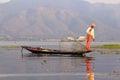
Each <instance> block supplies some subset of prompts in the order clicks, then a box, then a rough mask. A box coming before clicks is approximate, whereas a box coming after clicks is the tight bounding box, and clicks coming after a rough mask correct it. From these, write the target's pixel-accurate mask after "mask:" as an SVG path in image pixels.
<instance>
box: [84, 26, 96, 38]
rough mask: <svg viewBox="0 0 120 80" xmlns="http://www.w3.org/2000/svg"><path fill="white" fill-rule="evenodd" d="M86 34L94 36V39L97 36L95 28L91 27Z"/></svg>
mask: <svg viewBox="0 0 120 80" xmlns="http://www.w3.org/2000/svg"><path fill="white" fill-rule="evenodd" d="M86 33H87V34H90V35H92V37H93V39H95V36H94V28H91V27H89V28H88V29H87V30H86Z"/></svg>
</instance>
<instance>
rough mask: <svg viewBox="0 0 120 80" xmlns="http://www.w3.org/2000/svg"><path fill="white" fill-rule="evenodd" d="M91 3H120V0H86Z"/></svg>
mask: <svg viewBox="0 0 120 80" xmlns="http://www.w3.org/2000/svg"><path fill="white" fill-rule="evenodd" d="M85 1H88V2H90V3H107V4H120V0H85Z"/></svg>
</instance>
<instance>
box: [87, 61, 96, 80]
mask: <svg viewBox="0 0 120 80" xmlns="http://www.w3.org/2000/svg"><path fill="white" fill-rule="evenodd" d="M86 71H87V80H95V79H94V71H93V68H92V66H91V60H90V59H87V60H86Z"/></svg>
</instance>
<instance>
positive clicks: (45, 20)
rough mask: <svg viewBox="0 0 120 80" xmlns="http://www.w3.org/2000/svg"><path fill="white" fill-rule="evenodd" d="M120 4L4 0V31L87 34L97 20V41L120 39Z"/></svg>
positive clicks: (0, 16) (0, 10)
mask: <svg viewBox="0 0 120 80" xmlns="http://www.w3.org/2000/svg"><path fill="white" fill-rule="evenodd" d="M119 9H120V4H102V3H101V4H98V3H96V4H91V3H88V2H86V1H84V0H11V1H10V2H9V3H6V4H0V35H1V36H9V38H14V39H15V38H21V37H25V38H27V37H33V38H43V37H48V38H61V37H64V36H66V35H68V36H71V35H72V36H75V37H79V36H85V35H86V29H87V28H88V27H89V25H90V24H91V23H95V24H96V25H97V26H96V27H95V37H96V40H97V41H119V40H120V37H119V34H120V32H119V29H120V23H119V21H120V11H119Z"/></svg>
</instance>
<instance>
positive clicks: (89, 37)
mask: <svg viewBox="0 0 120 80" xmlns="http://www.w3.org/2000/svg"><path fill="white" fill-rule="evenodd" d="M95 26H96V25H95V24H94V23H92V24H91V25H90V27H89V28H88V29H87V30H86V33H87V35H86V49H87V50H88V51H91V48H90V45H91V41H92V40H93V41H95V36H94V27H95Z"/></svg>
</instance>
